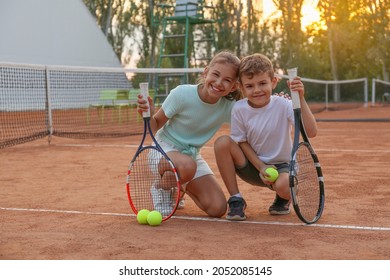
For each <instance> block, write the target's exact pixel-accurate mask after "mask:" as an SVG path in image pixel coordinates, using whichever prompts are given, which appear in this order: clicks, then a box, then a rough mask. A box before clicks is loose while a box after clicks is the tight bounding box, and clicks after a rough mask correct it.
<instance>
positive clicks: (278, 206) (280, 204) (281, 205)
mask: <svg viewBox="0 0 390 280" xmlns="http://www.w3.org/2000/svg"><path fill="white" fill-rule="evenodd" d="M268 211H269V213H270V214H271V215H286V214H289V213H290V200H286V199H283V198H281V197H280V196H278V195H276V197H275V200H274V202H273V203H272V205H271V206H270V207H269V209H268Z"/></svg>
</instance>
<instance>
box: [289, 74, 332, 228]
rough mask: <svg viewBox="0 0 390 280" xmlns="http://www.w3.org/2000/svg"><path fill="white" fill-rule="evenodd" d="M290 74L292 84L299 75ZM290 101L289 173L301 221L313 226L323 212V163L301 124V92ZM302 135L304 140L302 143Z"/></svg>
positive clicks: (292, 195)
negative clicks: (291, 127) (291, 113)
mask: <svg viewBox="0 0 390 280" xmlns="http://www.w3.org/2000/svg"><path fill="white" fill-rule="evenodd" d="M287 71H288V76H289V80H290V81H291V80H292V79H293V78H294V77H296V76H297V68H293V69H289V70H287ZM291 99H292V103H293V109H294V121H295V127H294V143H293V148H292V152H291V161H290V171H289V182H290V190H291V197H292V203H293V207H294V211H295V213H296V214H297V216H298V218H299V219H300V220H301V221H302V222H304V223H306V224H313V223H315V222H316V221H318V219H319V218H320V217H321V215H322V212H323V210H324V204H325V190H324V178H323V175H322V170H321V165H320V162H319V160H318V157H317V155H316V153H315V152H314V149H313V147H312V145H311V144H310V141H309V139H308V137H307V135H306V131H305V127H304V125H303V122H302V118H301V103H300V100H299V93H298V92H294V91H292V92H291ZM300 136H302V139H303V141H300Z"/></svg>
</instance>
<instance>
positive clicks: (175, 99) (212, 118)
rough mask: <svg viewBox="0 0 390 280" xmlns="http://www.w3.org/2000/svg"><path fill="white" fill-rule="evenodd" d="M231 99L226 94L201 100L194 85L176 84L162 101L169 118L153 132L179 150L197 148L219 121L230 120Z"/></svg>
mask: <svg viewBox="0 0 390 280" xmlns="http://www.w3.org/2000/svg"><path fill="white" fill-rule="evenodd" d="M234 103H235V101H230V100H227V99H226V98H221V99H219V100H218V102H217V103H215V104H209V103H205V102H203V101H202V100H201V99H200V97H199V95H198V85H180V86H178V87H176V88H175V89H173V90H171V92H170V93H169V95H168V97H167V98H166V100H165V101H164V103H163V104H162V109H163V110H164V113H165V115H166V116H167V117H168V118H169V120H168V121H167V123H166V124H165V125H164V126H163V127H162V128H161V129H160V130H159V131H158V132H157V135H156V136H157V137H158V138H159V139H162V140H163V141H165V142H168V143H169V142H170V143H171V144H173V145H174V146H177V147H179V148H181V149H182V150H192V149H194V148H195V149H196V150H197V151H199V149H200V148H201V147H202V146H203V145H204V144H205V143H206V142H207V141H209V140H210V139H211V138H212V137H213V136H214V134H215V133H216V132H217V130H218V129H219V128H220V127H221V125H222V124H223V123H230V116H231V110H232V107H233V105H234Z"/></svg>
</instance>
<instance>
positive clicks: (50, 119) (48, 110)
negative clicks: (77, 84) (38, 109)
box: [45, 66, 53, 144]
mask: <svg viewBox="0 0 390 280" xmlns="http://www.w3.org/2000/svg"><path fill="white" fill-rule="evenodd" d="M45 79H46V113H47V120H46V121H47V129H48V144H50V143H51V137H52V135H53V115H52V107H51V95H50V75H49V69H48V67H47V66H46V67H45Z"/></svg>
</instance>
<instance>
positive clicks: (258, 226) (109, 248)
mask: <svg viewBox="0 0 390 280" xmlns="http://www.w3.org/2000/svg"><path fill="white" fill-rule="evenodd" d="M364 117H368V118H387V119H389V118H390V107H382V106H377V107H368V108H358V109H350V110H343V111H323V112H321V113H318V114H316V118H317V119H319V120H321V119H322V120H324V119H329V118H364ZM318 126H319V133H318V136H317V137H316V138H314V139H313V140H312V144H313V146H314V148H315V149H316V151H317V153H318V156H319V159H320V161H321V164H322V167H323V172H324V176H325V187H326V203H325V211H324V213H323V216H322V218H321V219H320V220H319V221H318V222H317V223H316V224H315V225H313V226H306V225H303V224H302V223H301V222H300V220H299V219H298V218H297V216H296V215H295V213H294V211H291V213H290V214H289V215H286V216H280V217H275V216H270V215H269V214H268V207H269V205H270V204H271V203H272V201H273V198H274V193H273V192H272V191H270V190H268V189H265V188H258V187H254V186H251V185H248V184H246V183H244V182H242V181H239V184H240V187H241V190H242V192H243V194H244V196H245V198H246V200H247V203H248V207H247V210H246V214H247V217H248V219H247V221H245V222H228V221H226V220H225V219H224V218H222V219H209V218H208V217H207V216H205V214H204V213H203V212H202V211H200V210H199V209H198V208H197V207H196V206H195V204H194V203H193V202H192V201H191V199H190V198H188V197H187V199H186V205H185V208H184V209H183V210H178V211H177V212H176V216H175V217H174V218H172V219H170V220H168V221H166V222H164V223H163V224H162V225H160V226H158V227H150V226H145V225H139V224H138V223H137V221H136V217H135V215H134V214H133V213H132V211H131V209H130V206H129V204H128V201H127V196H126V189H125V178H126V172H127V167H128V163H129V160H130V159H131V157H132V155H133V154H134V152H135V150H136V146H137V144H138V143H139V140H140V139H139V137H132V138H117V139H95V140H79V139H66V138H59V137H54V138H53V140H52V143H51V144H50V145H49V144H48V143H47V139H43V140H38V141H34V142H31V143H27V144H22V145H17V146H14V147H9V148H5V149H2V150H0V165H1V169H0V170H1V173H0V183H1V188H0V216H1V231H0V259H12V260H25V259H43V260H47V259H55V260H56V259H72V260H74V259H91V260H99V259H105V260H110V259H116V260H123V259H130V260H135V259H164V260H171V259H179V260H187V259H190V260H194V259H195V260H197V259H229V260H230V259H232V258H233V259H270V260H278V259H298V260H301V259H303V260H306V259H320V260H322V259H337V260H340V259H363V260H366V259H381V260H388V259H390V242H389V240H390V218H389V217H390V204H389V198H390V183H389V182H390V122H322V121H319V122H318ZM228 133H229V129H228V127H227V126H225V127H223V128H222V129H221V130H220V131H219V132H218V135H221V134H228ZM218 135H216V136H215V137H214V138H213V139H212V141H210V142H209V143H208V144H207V145H206V147H205V148H204V149H203V150H202V154H203V156H204V158H205V159H206V160H207V161H208V162H209V164H210V166H211V168H212V169H213V170H214V171H215V174H216V176H217V179H218V180H219V182H220V183H221V187H222V188H223V189H224V191H225V193H226V190H225V188H224V187H223V183H222V180H221V178H220V176H219V173H218V170H217V167H216V165H215V160H214V154H213V148H212V146H213V141H214V140H215V138H216V137H217V136H218ZM205 187H207V186H205ZM226 196H227V193H226ZM227 198H228V196H227Z"/></svg>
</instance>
